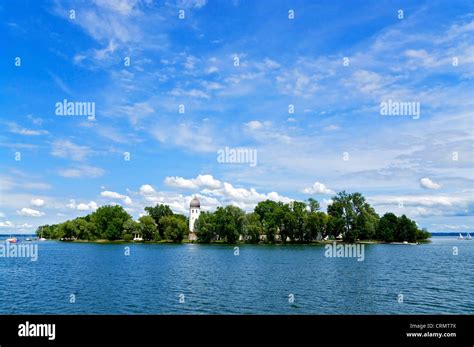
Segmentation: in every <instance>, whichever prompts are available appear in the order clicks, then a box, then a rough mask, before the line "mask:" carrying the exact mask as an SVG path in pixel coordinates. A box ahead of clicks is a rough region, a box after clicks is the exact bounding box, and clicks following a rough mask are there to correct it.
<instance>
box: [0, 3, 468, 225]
mask: <svg viewBox="0 0 474 347" xmlns="http://www.w3.org/2000/svg"><path fill="white" fill-rule="evenodd" d="M71 10H73V11H74V14H75V16H74V18H71V12H70V11H71ZM180 10H183V11H184V19H180V18H179V13H180V12H179V11H180ZM290 10H293V11H294V18H293V19H290V18H289V11H290ZM399 10H402V11H403V18H399ZM0 25H1V36H2V45H1V54H0V66H1V70H2V73H1V75H0V105H1V106H2V107H1V110H0V111H1V113H0V124H1V129H2V130H1V132H0V158H1V161H0V232H3V233H13V232H29V231H34V230H35V228H36V227H37V226H38V225H42V224H46V223H55V222H60V221H64V220H66V219H69V218H73V217H76V216H81V215H85V214H87V213H90V212H91V211H93V210H94V209H95V208H97V207H98V206H101V205H104V204H110V203H117V204H121V205H122V206H124V207H125V208H126V209H127V210H128V211H129V212H130V213H131V214H132V215H133V216H134V217H135V218H137V217H138V216H139V215H140V214H141V213H143V207H144V206H149V205H154V204H155V203H167V204H169V205H170V206H171V207H172V208H173V209H174V210H175V211H176V212H181V213H184V212H185V211H186V210H187V206H189V201H190V199H191V198H192V196H193V195H197V196H199V197H200V198H201V201H202V202H201V204H202V206H203V208H204V209H210V210H212V209H215V208H216V207H217V206H220V205H226V204H236V205H238V206H240V207H242V208H244V209H246V210H250V209H252V208H253V206H254V205H255V204H256V203H258V201H261V200H265V199H267V198H270V199H274V200H279V201H290V200H292V199H298V200H304V199H307V198H308V197H315V198H316V199H318V200H319V201H320V202H321V203H322V205H323V208H325V207H326V206H327V204H329V203H330V202H331V200H330V199H331V196H333V195H334V192H338V191H341V190H346V191H349V192H354V191H359V192H362V193H363V194H364V195H365V196H366V197H367V199H368V201H369V202H370V203H371V204H372V205H374V207H375V208H376V210H377V211H378V212H379V213H380V214H382V213H384V212H386V211H392V212H394V213H396V214H399V215H400V214H403V213H404V214H407V215H408V216H410V217H412V218H414V219H415V220H416V221H417V222H418V224H419V225H420V226H422V227H426V228H428V230H430V231H463V232H464V231H472V230H473V222H474V218H473V212H474V198H473V192H474V184H473V182H474V155H473V154H474V153H473V152H474V151H473V129H474V127H473V122H474V121H473V117H474V107H473V106H474V97H473V96H474V84H473V77H474V4H473V3H472V1H426V2H423V1H373V2H370V1H367V2H362V1H263V0H262V1H242V0H240V1H238V0H233V1H232V0H229V1H225V0H222V1H210V0H209V1H206V0H179V1H171V0H169V1H151V0H144V1H140V0H110V1H105V0H90V1H21V0H19V1H15V2H13V1H3V2H0ZM17 57H18V58H20V59H21V64H20V66H16V65H15V62H16V61H17V60H16V58H17ZM127 57H129V58H130V65H129V66H125V64H124V62H125V59H126V58H127ZM236 57H237V58H238V59H239V65H238V66H235V64H234V63H235V59H236ZM345 57H347V58H348V65H347V64H346V65H347V66H345V65H344V64H343V62H344V58H345ZM455 60H456V62H457V64H454V63H453V62H454V61H455ZM64 99H66V100H68V101H71V102H90V103H95V114H96V117H95V120H89V119H88V118H87V116H84V115H76V116H58V115H56V114H55V105H56V103H57V102H62V101H63V100H64ZM387 100H393V101H395V102H414V103H419V105H420V110H421V112H420V117H419V119H415V118H416V117H412V116H410V115H404V116H385V115H382V114H381V112H380V105H381V103H382V102H384V101H387ZM179 105H184V107H185V112H184V113H180V112H179ZM289 105H293V106H294V113H289ZM226 147H228V148H230V149H236V148H246V149H248V150H251V151H256V153H257V165H255V166H251V165H249V163H221V162H219V161H218V160H217V152H218V151H219V150H222V149H224V148H226ZM125 152H128V153H130V160H129V161H127V160H124V153H125ZM18 153H20V155H21V160H15V155H16V154H18Z"/></svg>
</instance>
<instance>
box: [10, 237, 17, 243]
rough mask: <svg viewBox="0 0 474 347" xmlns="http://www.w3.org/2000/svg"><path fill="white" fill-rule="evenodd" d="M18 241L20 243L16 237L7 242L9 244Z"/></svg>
mask: <svg viewBox="0 0 474 347" xmlns="http://www.w3.org/2000/svg"><path fill="white" fill-rule="evenodd" d="M17 241H18V240H17V239H16V237H9V238H8V239H7V242H8V243H16V242H17Z"/></svg>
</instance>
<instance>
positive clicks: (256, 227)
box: [243, 212, 263, 243]
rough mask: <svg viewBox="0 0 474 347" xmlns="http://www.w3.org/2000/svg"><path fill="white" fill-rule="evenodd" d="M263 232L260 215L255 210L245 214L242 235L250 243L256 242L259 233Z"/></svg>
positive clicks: (258, 239) (258, 238)
mask: <svg viewBox="0 0 474 347" xmlns="http://www.w3.org/2000/svg"><path fill="white" fill-rule="evenodd" d="M262 234H263V227H262V222H261V221H260V217H259V216H258V214H256V213H255V212H252V213H248V214H246V215H245V221H244V231H243V235H245V237H246V238H248V241H249V242H251V243H258V242H259V241H260V235H262Z"/></svg>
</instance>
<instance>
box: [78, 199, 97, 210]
mask: <svg viewBox="0 0 474 347" xmlns="http://www.w3.org/2000/svg"><path fill="white" fill-rule="evenodd" d="M97 208H98V205H97V203H96V202H95V201H90V202H88V203H80V204H78V205H77V206H76V209H78V210H79V211H95V210H97Z"/></svg>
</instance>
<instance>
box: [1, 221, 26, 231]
mask: <svg viewBox="0 0 474 347" xmlns="http://www.w3.org/2000/svg"><path fill="white" fill-rule="evenodd" d="M32 227H33V225H31V224H28V223H23V224H13V223H12V222H10V221H9V220H7V221H5V222H0V228H15V229H24V228H26V229H30V228H32Z"/></svg>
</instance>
